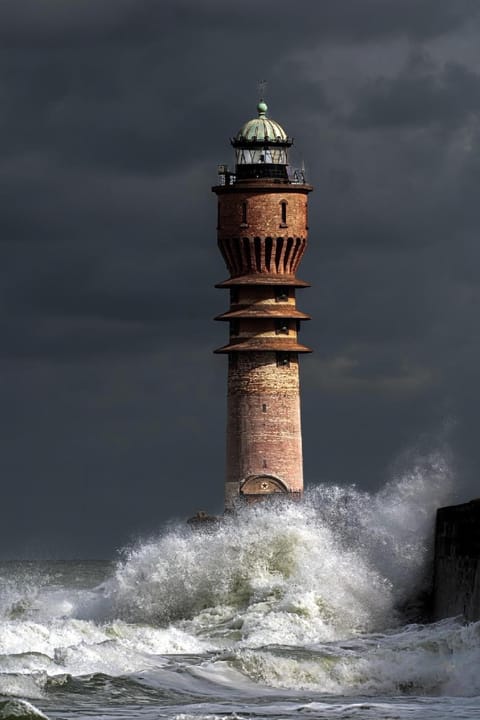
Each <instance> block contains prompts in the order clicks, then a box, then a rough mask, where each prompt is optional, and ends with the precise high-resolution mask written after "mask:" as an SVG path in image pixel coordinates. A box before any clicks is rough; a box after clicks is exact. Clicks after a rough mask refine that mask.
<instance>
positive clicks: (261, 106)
mask: <svg viewBox="0 0 480 720" xmlns="http://www.w3.org/2000/svg"><path fill="white" fill-rule="evenodd" d="M257 110H258V117H265V115H266V114H267V110H268V105H267V103H266V102H265V100H260V102H259V103H258V105H257Z"/></svg>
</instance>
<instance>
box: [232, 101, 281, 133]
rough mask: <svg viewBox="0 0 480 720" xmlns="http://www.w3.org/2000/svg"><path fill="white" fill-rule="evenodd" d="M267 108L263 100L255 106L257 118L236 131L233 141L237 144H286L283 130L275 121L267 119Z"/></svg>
mask: <svg viewBox="0 0 480 720" xmlns="http://www.w3.org/2000/svg"><path fill="white" fill-rule="evenodd" d="M267 110H268V106H267V103H266V102H264V101H263V100H260V102H259V103H258V105H257V111H258V117H256V118H253V119H252V120H249V121H248V122H246V123H245V124H244V125H243V126H242V127H241V128H240V130H239V131H238V133H237V135H236V137H235V141H236V142H237V143H238V142H245V141H246V142H255V141H257V142H259V141H260V142H261V141H264V140H267V141H268V142H282V143H283V142H288V136H287V133H286V132H285V130H284V129H283V128H282V126H281V125H279V124H278V123H277V122H275V120H271V119H270V118H268V117H267Z"/></svg>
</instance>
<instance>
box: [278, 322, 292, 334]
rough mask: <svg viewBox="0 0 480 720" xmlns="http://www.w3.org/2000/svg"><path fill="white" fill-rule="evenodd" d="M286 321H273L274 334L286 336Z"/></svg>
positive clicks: (287, 328)
mask: <svg viewBox="0 0 480 720" xmlns="http://www.w3.org/2000/svg"><path fill="white" fill-rule="evenodd" d="M288 331H289V327H288V320H283V319H282V320H275V333H276V334H277V335H288Z"/></svg>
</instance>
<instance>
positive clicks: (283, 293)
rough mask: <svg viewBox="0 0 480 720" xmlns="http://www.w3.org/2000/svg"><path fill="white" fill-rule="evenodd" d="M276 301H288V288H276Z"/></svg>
mask: <svg viewBox="0 0 480 720" xmlns="http://www.w3.org/2000/svg"><path fill="white" fill-rule="evenodd" d="M275 302H288V288H284V287H279V288H275Z"/></svg>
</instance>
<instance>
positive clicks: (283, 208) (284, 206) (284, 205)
mask: <svg viewBox="0 0 480 720" xmlns="http://www.w3.org/2000/svg"><path fill="white" fill-rule="evenodd" d="M280 208H281V215H282V222H281V225H282V226H283V227H286V225H287V201H286V200H282V201H281V203H280Z"/></svg>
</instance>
